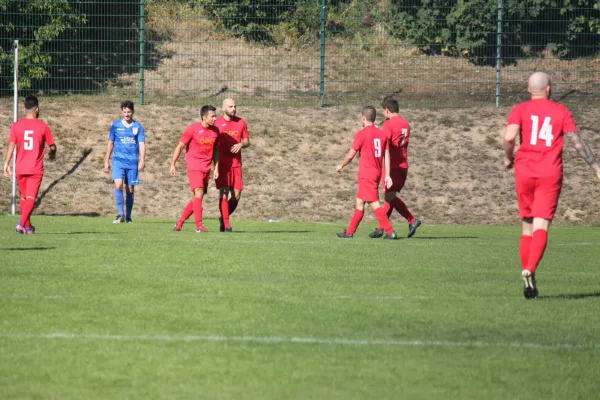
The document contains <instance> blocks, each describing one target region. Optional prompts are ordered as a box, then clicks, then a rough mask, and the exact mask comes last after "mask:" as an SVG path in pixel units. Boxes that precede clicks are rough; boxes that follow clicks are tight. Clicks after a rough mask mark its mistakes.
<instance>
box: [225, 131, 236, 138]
mask: <svg viewBox="0 0 600 400" xmlns="http://www.w3.org/2000/svg"><path fill="white" fill-rule="evenodd" d="M223 134H224V135H229V136H232V137H236V136H237V135H238V131H223Z"/></svg>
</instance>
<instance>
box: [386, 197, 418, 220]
mask: <svg viewBox="0 0 600 400" xmlns="http://www.w3.org/2000/svg"><path fill="white" fill-rule="evenodd" d="M392 207H394V210H396V211H398V212H399V213H400V215H402V216H403V217H404V218H405V219H406V220H407V221H408V223H409V224H412V223H413V222H415V217H413V215H412V214H411V213H410V211H408V207H406V204H404V202H403V201H402V200H401V199H400V198H398V197H394V199H393V200H392Z"/></svg>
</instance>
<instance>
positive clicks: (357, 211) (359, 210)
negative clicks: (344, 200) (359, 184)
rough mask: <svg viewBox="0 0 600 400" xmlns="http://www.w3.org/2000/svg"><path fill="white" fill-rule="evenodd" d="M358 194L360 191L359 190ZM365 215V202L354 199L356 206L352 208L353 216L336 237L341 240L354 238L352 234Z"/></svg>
mask: <svg viewBox="0 0 600 400" xmlns="http://www.w3.org/2000/svg"><path fill="white" fill-rule="evenodd" d="M359 192H360V189H359ZM364 215H365V202H364V200H363V199H361V198H360V197H358V196H357V197H356V206H355V208H354V214H352V219H351V220H350V225H348V228H347V229H346V230H345V231H344V232H340V233H338V234H337V235H338V237H339V238H342V239H352V238H353V237H354V232H356V228H358V225H359V224H360V221H361V220H362V219H363V216H364Z"/></svg>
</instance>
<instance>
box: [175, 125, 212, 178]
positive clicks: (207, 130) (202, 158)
mask: <svg viewBox="0 0 600 400" xmlns="http://www.w3.org/2000/svg"><path fill="white" fill-rule="evenodd" d="M179 140H180V141H181V143H183V144H185V146H186V147H185V148H186V153H185V161H186V165H187V170H188V171H202V172H210V169H211V167H212V160H213V155H214V149H215V147H216V146H217V145H218V142H219V130H218V129H217V128H215V127H214V126H209V127H204V126H203V125H202V123H201V122H196V123H195V124H192V125H190V126H188V127H187V128H186V130H185V132H184V133H183V136H181V139H179Z"/></svg>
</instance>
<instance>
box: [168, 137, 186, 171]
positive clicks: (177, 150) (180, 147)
mask: <svg viewBox="0 0 600 400" xmlns="http://www.w3.org/2000/svg"><path fill="white" fill-rule="evenodd" d="M184 147H185V143H183V142H179V144H178V145H177V147H175V152H173V158H172V159H171V167H170V168H169V173H170V174H171V176H175V163H177V160H178V159H179V156H180V155H181V152H182V151H183V148H184Z"/></svg>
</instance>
